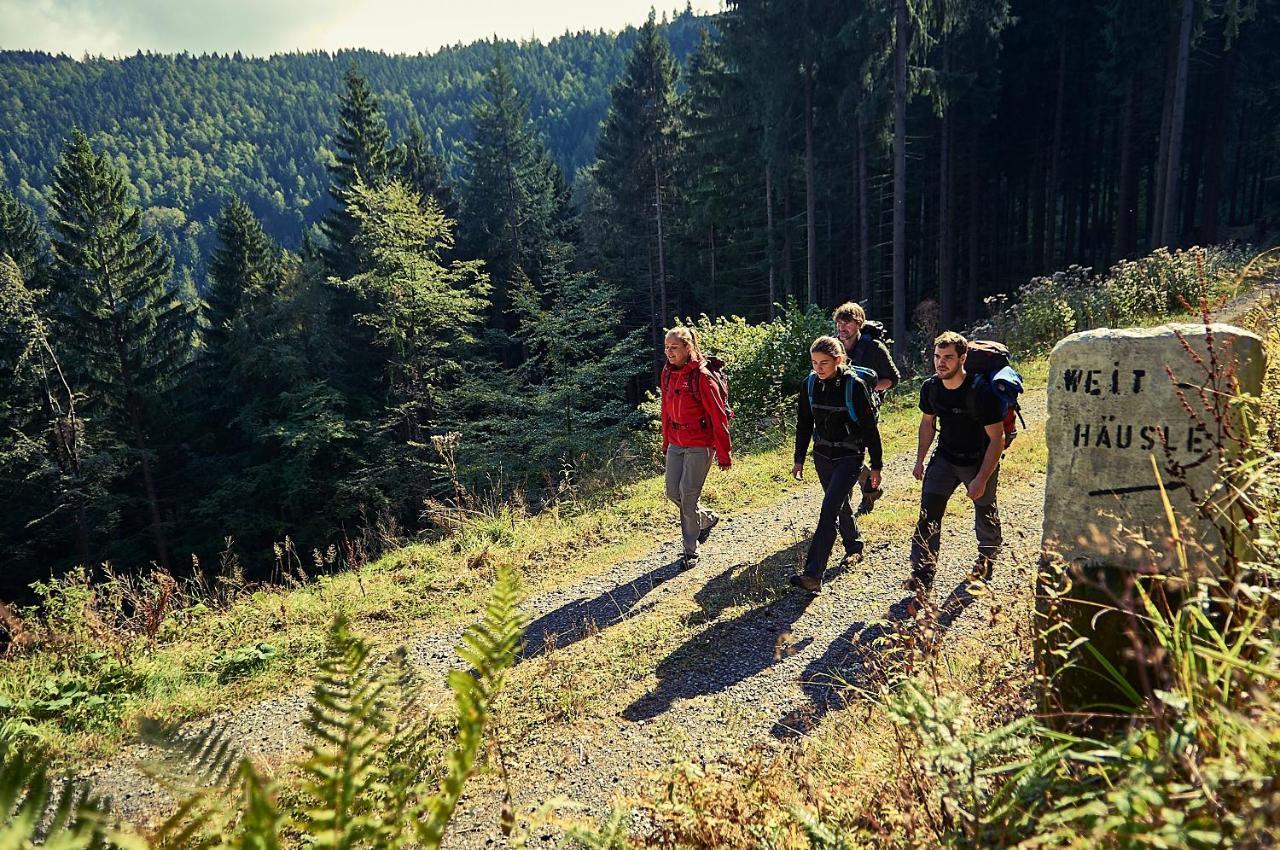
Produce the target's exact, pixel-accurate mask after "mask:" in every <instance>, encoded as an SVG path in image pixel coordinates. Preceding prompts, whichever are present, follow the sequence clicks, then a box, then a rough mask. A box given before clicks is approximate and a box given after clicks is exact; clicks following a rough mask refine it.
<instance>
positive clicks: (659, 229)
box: [599, 11, 680, 351]
mask: <svg viewBox="0 0 1280 850" xmlns="http://www.w3.org/2000/svg"><path fill="white" fill-rule="evenodd" d="M677 73H678V71H677V68H676V63H675V59H674V58H673V57H672V55H671V48H670V46H669V45H668V44H667V41H666V39H665V38H664V37H663V36H662V33H661V32H660V31H659V30H658V26H657V24H656V23H655V21H654V15H653V12H652V11H651V12H650V13H649V19H648V20H647V21H646V22H645V25H644V26H643V27H641V28H640V32H639V34H638V39H637V41H636V46H635V49H634V50H632V52H631V56H630V57H629V58H628V59H627V68H626V71H625V72H624V73H623V76H622V79H620V80H619V81H618V82H617V84H616V85H615V86H614V87H613V90H612V92H611V93H610V104H609V114H608V115H607V116H606V118H605V121H604V126H603V127H602V128H601V131H600V142H599V159H600V180H601V183H602V184H603V185H604V187H605V189H606V190H607V191H608V192H609V194H610V196H611V197H612V199H613V205H614V210H613V211H614V214H615V216H616V224H617V225H618V227H619V228H621V230H622V232H623V236H622V241H623V244H624V245H625V246H626V248H625V250H626V253H627V256H626V257H625V260H624V265H623V268H624V277H623V283H624V286H628V287H632V288H633V289H634V290H640V289H642V287H643V285H644V284H645V283H647V284H648V289H649V293H650V296H649V311H648V312H649V315H648V318H647V321H646V322H645V323H644V324H645V325H646V326H648V328H649V329H650V335H651V338H652V342H653V350H654V351H657V350H658V347H659V346H658V344H657V335H658V331H659V329H660V328H662V327H664V326H665V324H666V323H667V322H669V321H671V318H672V314H671V311H670V302H671V299H670V297H669V296H670V294H671V293H670V292H669V287H668V283H667V281H668V276H667V231H668V230H670V211H671V210H672V208H673V206H674V202H675V201H676V196H675V194H676V183H677V181H676V164H677V160H678V155H679V144H680V121H679V103H678V100H677V97H676V77H677Z"/></svg>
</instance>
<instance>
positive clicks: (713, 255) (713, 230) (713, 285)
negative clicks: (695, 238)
mask: <svg viewBox="0 0 1280 850" xmlns="http://www.w3.org/2000/svg"><path fill="white" fill-rule="evenodd" d="M710 243H711V315H713V316H718V315H720V308H719V306H718V304H717V303H716V226H715V225H714V224H713V225H711V233H710Z"/></svg>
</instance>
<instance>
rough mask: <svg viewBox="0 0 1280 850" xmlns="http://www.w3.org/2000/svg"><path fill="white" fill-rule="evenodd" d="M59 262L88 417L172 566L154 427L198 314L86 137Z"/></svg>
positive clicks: (67, 327) (58, 201) (57, 193)
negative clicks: (136, 482) (102, 428)
mask: <svg viewBox="0 0 1280 850" xmlns="http://www.w3.org/2000/svg"><path fill="white" fill-rule="evenodd" d="M53 188H54V198H53V204H52V211H53V216H52V218H53V220H52V225H53V229H54V234H55V235H54V240H53V253H54V256H55V258H56V275H57V284H58V292H57V297H58V302H59V307H60V309H61V310H62V315H61V316H60V324H61V326H62V328H61V329H62V332H63V338H64V340H65V341H66V344H67V347H68V349H69V350H70V351H71V352H72V357H71V361H72V362H71V366H70V371H71V372H72V373H73V374H74V375H75V376H76V379H77V380H78V381H79V383H80V385H81V386H83V387H84V388H85V391H86V395H87V397H88V407H89V409H90V411H92V413H93V414H94V415H95V416H96V417H97V418H98V419H99V420H101V421H102V422H105V423H107V427H108V428H110V429H111V430H112V432H113V433H115V434H117V435H119V437H120V439H121V440H122V442H126V443H127V444H128V445H129V446H130V447H131V449H132V450H133V454H134V457H135V459H136V461H137V462H138V464H139V467H140V470H141V473H142V485H143V491H144V498H145V500H146V503H147V508H148V511H149V515H150V523H149V524H150V531H151V535H152V540H153V543H154V546H155V551H156V557H157V558H158V560H159V563H160V564H161V565H162V566H165V567H168V565H169V552H168V546H167V543H166V538H165V533H164V528H163V522H162V519H161V512H160V497H159V494H158V491H157V488H156V484H155V474H154V471H153V468H152V467H153V451H152V448H151V435H150V434H149V433H148V431H149V429H148V424H149V423H150V422H151V421H152V414H153V413H155V412H156V409H157V407H158V406H159V405H160V404H161V402H162V401H163V400H164V399H165V397H166V395H167V394H168V393H169V391H170V390H171V389H172V388H173V387H174V385H175V384H176V383H177V381H178V378H179V374H180V372H181V370H182V369H183V367H184V366H185V364H186V363H187V361H188V358H189V357H190V353H191V328H192V319H193V316H192V312H191V310H190V309H189V308H188V307H187V306H186V305H185V304H183V303H182V301H181V300H179V299H178V298H177V296H176V295H175V293H174V292H173V290H172V288H171V286H170V281H169V274H170V272H171V271H172V268H173V263H172V260H171V259H170V257H169V254H168V252H167V251H165V249H164V247H163V245H162V244H161V243H160V241H159V240H158V239H157V238H156V237H155V236H151V237H147V238H143V237H142V235H141V229H140V222H141V215H140V213H139V211H138V210H137V209H136V208H134V207H132V206H131V205H130V204H129V201H128V199H127V197H126V187H125V181H124V176H123V175H122V174H121V173H120V172H119V171H118V170H117V169H116V168H115V166H114V165H112V164H111V162H109V161H108V160H107V158H106V157H105V156H103V155H100V154H95V153H94V152H93V149H92V147H91V146H90V145H89V140H88V138H86V137H85V135H84V134H83V133H82V132H80V131H79V130H74V131H72V134H71V138H70V139H69V141H68V143H67V146H66V148H65V150H64V151H63V154H62V159H61V161H60V162H59V163H58V166H57V168H56V169H55V170H54V183H53Z"/></svg>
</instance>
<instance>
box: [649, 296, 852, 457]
mask: <svg viewBox="0 0 1280 850" xmlns="http://www.w3.org/2000/svg"><path fill="white" fill-rule="evenodd" d="M681 324H685V325H688V326H689V327H691V328H693V329H694V331H696V332H697V335H698V344H699V346H700V347H701V348H702V351H703V352H704V353H705V354H709V355H715V356H716V357H719V358H720V359H721V360H723V361H724V362H725V373H726V375H727V376H728V378H729V404H730V406H731V407H733V411H734V419H733V422H732V424H731V426H730V431H731V433H732V435H733V439H734V440H735V442H736V443H738V444H742V443H750V442H752V441H754V440H759V439H763V438H770V439H773V440H778V439H782V438H783V437H784V436H785V431H786V428H787V427H788V425H789V424H793V423H794V419H795V402H796V396H797V394H798V393H799V392H800V387H801V385H802V384H803V383H804V379H805V376H806V375H808V374H809V346H810V345H811V344H812V343H813V340H814V339H816V338H817V337H819V336H823V335H824V334H831V333H834V327H833V326H832V324H831V317H830V316H829V315H828V314H827V313H826V312H824V311H823V310H822V309H821V308H820V307H817V306H815V305H810V306H808V307H806V308H803V309H802V308H801V307H800V305H799V304H798V303H797V302H796V301H795V300H789V301H788V302H787V303H786V304H785V305H784V306H783V309H782V311H781V312H780V313H779V315H778V316H777V317H776V318H775V319H773V320H772V321H768V322H761V323H760V324H751V323H750V322H747V321H746V320H745V319H743V318H741V317H740V316H731V317H728V318H726V317H724V316H720V317H717V318H716V319H711V318H709V317H707V316H706V315H703V316H701V317H699V318H698V319H697V320H693V319H687V320H685V321H683V322H681ZM648 409H649V410H650V412H651V413H653V414H654V416H655V418H656V416H657V413H658V406H657V400H656V399H650V402H649V408H648Z"/></svg>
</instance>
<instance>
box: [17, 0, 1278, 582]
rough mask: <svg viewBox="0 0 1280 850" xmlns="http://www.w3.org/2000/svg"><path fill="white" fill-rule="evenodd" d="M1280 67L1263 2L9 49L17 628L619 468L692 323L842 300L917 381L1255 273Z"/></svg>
mask: <svg viewBox="0 0 1280 850" xmlns="http://www.w3.org/2000/svg"><path fill="white" fill-rule="evenodd" d="M1277 41H1280V2H1277V0H1255V2H1248V3H1245V2H1235V0H1176V2H1175V0H1123V2H1121V0H1091V2H1087V3H1072V4H1065V5H1064V4H1060V3H1051V2H1046V0H945V1H944V2H928V3H926V2H921V0H878V2H874V3H869V4H864V5H857V4H848V3H837V2H834V0H808V2H805V3H803V4H799V3H795V2H777V0H733V2H730V3H729V4H728V8H727V10H726V11H725V12H724V13H723V14H721V15H719V16H717V17H716V18H714V19H704V18H698V17H696V16H694V15H692V14H691V13H689V12H686V13H684V14H682V15H680V16H677V17H676V18H675V19H674V20H672V21H669V22H663V23H659V22H657V21H655V20H653V19H652V18H651V19H650V21H649V22H648V23H646V24H645V25H644V26H642V27H640V28H638V29H632V30H627V31H626V32H623V33H621V34H616V35H613V34H579V35H566V36H564V37H562V38H559V39H556V40H555V41H553V42H552V43H550V44H549V45H541V44H537V43H520V44H515V43H500V44H495V43H479V44H474V45H470V46H467V47H456V48H447V49H444V50H441V51H439V52H438V53H435V54H433V55H431V56H418V57H403V56H394V57H393V56H386V55H383V54H379V53H371V52H367V51H352V52H343V53H340V54H338V55H336V56H333V55H328V54H324V53H314V54H294V55H287V56H277V57H272V58H270V59H254V58H246V57H242V56H202V57H193V56H186V55H179V56H155V55H138V56H134V57H132V58H128V59H123V60H105V59H94V58H87V59H85V60H82V61H75V60H72V59H69V58H66V57H52V56H47V55H43V54H33V53H21V52H8V53H0V128H2V129H3V132H2V135H0V164H2V167H3V176H4V180H3V182H2V184H0V254H3V255H4V256H3V257H0V283H3V295H4V297H3V299H0V307H2V308H3V309H2V310H0V320H2V323H0V330H2V333H0V367H2V369H3V374H4V376H5V377H4V381H5V388H4V392H3V394H0V426H2V427H3V430H4V431H5V433H6V434H12V435H14V439H13V440H11V441H10V442H9V443H7V444H5V445H3V447H0V485H2V486H0V547H3V549H4V551H6V553H7V555H8V557H9V559H10V560H9V563H10V564H12V565H13V568H12V569H11V570H10V571H9V572H8V574H7V575H6V579H5V580H6V582H7V584H6V586H4V587H0V596H5V595H8V594H12V593H13V592H15V588H17V587H20V586H21V585H23V584H25V583H26V582H27V581H29V580H31V579H32V578H37V577H40V576H44V575H48V574H49V572H50V571H57V570H60V569H63V568H65V567H66V566H67V565H69V564H72V563H75V562H78V561H79V562H87V563H100V562H102V561H104V560H111V561H114V562H116V563H118V564H124V565H130V566H131V565H135V564H140V563H146V562H149V561H150V562H155V563H158V564H162V565H167V564H174V565H180V564H184V563H187V562H188V561H189V558H190V554H191V553H195V554H196V555H197V556H198V557H199V558H200V559H201V561H202V562H203V563H206V564H209V563H216V562H217V560H218V558H219V557H220V554H219V553H225V552H239V553H244V554H246V555H251V557H248V558H247V560H249V561H250V562H251V563H270V561H271V560H272V559H271V552H272V551H273V544H280V542H281V541H284V540H285V539H286V536H288V538H289V539H290V541H291V542H290V543H289V544H288V545H287V546H284V547H283V548H281V545H277V546H275V548H274V551H275V554H276V560H277V563H279V562H281V559H282V558H284V560H287V558H285V557H284V556H282V555H281V552H282V551H290V548H289V547H296V548H297V549H298V550H299V551H303V552H306V551H310V550H312V549H320V550H323V549H325V548H326V547H328V546H330V545H339V544H340V548H342V551H343V552H347V553H353V552H354V551H355V550H356V548H358V545H363V544H364V543H368V545H370V546H372V545H375V541H376V540H388V539H398V538H399V537H400V536H402V535H403V534H405V533H406V532H409V533H412V532H417V531H419V530H420V529H421V528H422V527H423V526H424V524H425V523H427V522H428V521H429V518H430V514H431V511H430V509H429V506H430V505H431V504H432V503H433V501H434V500H439V499H449V498H459V497H460V496H461V494H463V493H464V492H466V491H467V490H468V488H474V487H477V486H483V487H490V488H496V489H497V490H499V491H504V492H511V491H515V490H525V489H528V490H530V491H533V492H534V493H536V494H539V493H540V494H545V493H548V492H556V491H557V488H560V487H562V486H565V482H571V481H572V480H573V476H574V475H575V474H576V472H575V471H576V470H580V469H590V468H595V467H598V466H599V465H600V464H601V462H602V461H603V460H604V459H608V458H617V457H621V456H622V455H621V454H620V452H621V451H622V449H623V448H625V447H626V446H628V445H634V444H635V442H636V435H637V430H638V426H639V425H640V424H641V421H642V420H643V417H642V416H639V415H638V414H637V413H636V403H637V401H639V399H640V397H641V394H642V392H643V391H644V390H645V389H646V388H648V387H651V386H652V379H653V370H652V367H653V365H654V363H655V353H656V351H657V348H658V345H657V343H658V341H659V336H660V332H661V329H662V328H664V327H667V326H669V325H670V324H671V323H672V322H673V321H674V320H675V319H676V318H677V317H679V316H690V315H697V314H698V313H700V312H704V311H705V312H708V313H711V314H712V315H728V314H732V313H737V314H740V315H743V316H745V317H747V318H748V319H751V320H763V319H766V318H770V319H772V318H774V316H775V312H776V311H777V308H778V306H779V305H792V307H793V309H792V310H791V314H795V313H797V312H798V311H800V310H802V309H803V308H804V307H805V305H809V304H818V305H822V306H824V307H828V308H829V307H830V306H831V305H833V304H835V303H838V302H840V301H843V300H846V299H848V298H850V297H853V298H857V299H859V300H862V301H864V302H865V303H866V304H867V306H868V307H869V309H870V310H871V311H872V313H873V315H874V316H876V317H877V318H883V319H885V320H886V321H888V322H890V323H891V325H892V327H893V331H894V332H893V336H894V338H895V340H896V344H895V354H896V355H897V356H898V358H899V359H900V360H902V361H903V362H904V364H908V365H909V363H910V361H911V360H912V359H913V357H914V355H913V353H912V352H913V351H917V350H918V348H919V344H920V341H921V340H922V339H923V338H927V336H928V334H929V333H930V332H931V331H932V330H933V329H936V328H937V327H940V326H962V325H968V324H970V323H973V322H977V321H981V320H982V319H983V318H985V315H986V311H985V308H984V303H983V302H984V299H986V298H988V297H990V296H994V295H999V294H1003V293H1013V292H1016V290H1017V288H1018V286H1019V285H1020V284H1022V283H1024V282H1026V281H1027V280H1028V279H1029V278H1031V277H1033V276H1036V275H1044V274H1048V273H1050V272H1052V271H1053V270H1055V269H1059V268H1064V267H1066V266H1069V265H1073V264H1080V265H1085V266H1092V267H1095V268H1105V267H1106V266H1108V265H1109V264H1111V263H1112V262H1114V261H1115V260H1117V259H1119V258H1123V257H1129V256H1134V255H1137V254H1140V253H1146V252H1150V251H1153V250H1157V249H1160V248H1163V247H1178V246H1182V245H1187V244H1191V243H1193V242H1200V243H1214V242H1221V241H1226V240H1230V239H1236V240H1246V241H1254V242H1259V243H1260V242H1264V241H1265V240H1266V239H1268V238H1270V233H1271V232H1272V230H1273V225H1274V223H1275V222H1276V220H1277V218H1278V217H1280V131H1278V129H1277V128H1278V127H1280V87H1277V86H1276V85H1275V82H1274V81H1275V80H1276V79H1277V78H1280V51H1276V50H1275V49H1274V45H1275V44H1276V43H1277ZM793 389H794V387H791V386H780V387H778V388H777V391H779V392H789V391H792V390H793ZM749 425H750V423H743V426H742V427H747V426H749ZM641 442H643V441H641ZM629 457H635V455H629ZM353 557H354V556H353Z"/></svg>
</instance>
